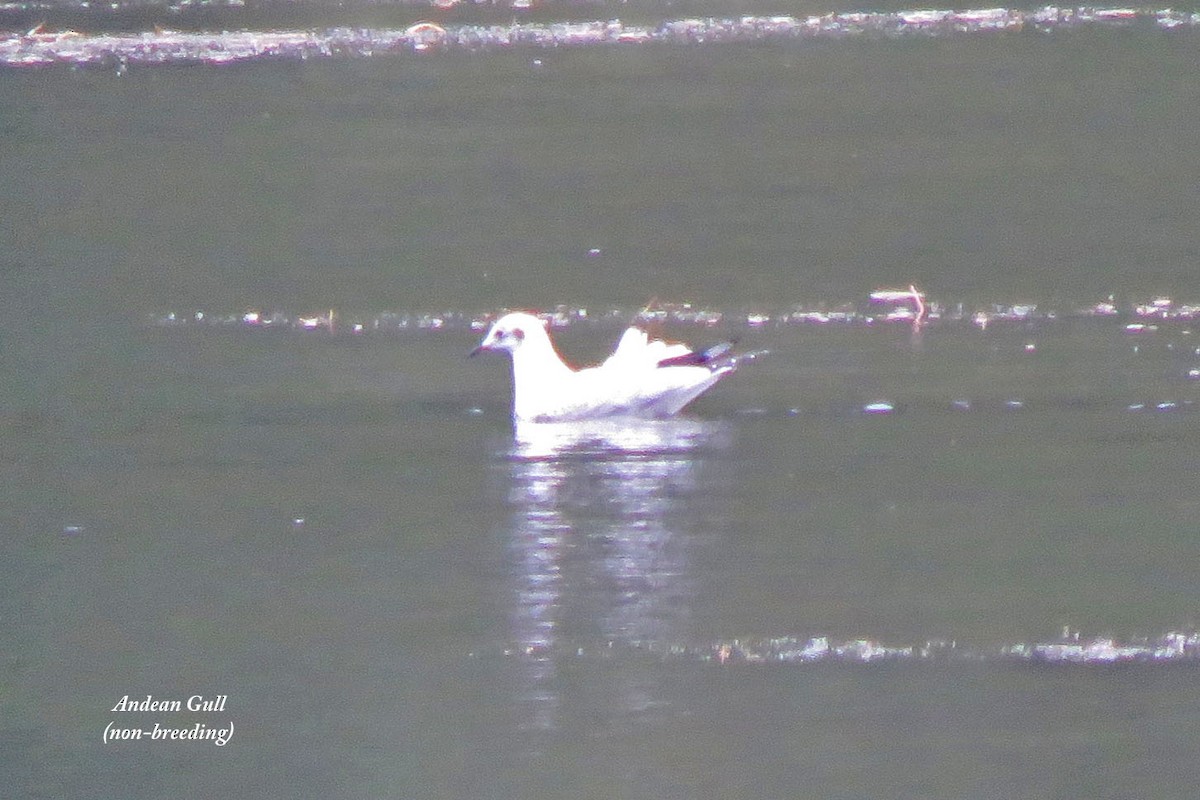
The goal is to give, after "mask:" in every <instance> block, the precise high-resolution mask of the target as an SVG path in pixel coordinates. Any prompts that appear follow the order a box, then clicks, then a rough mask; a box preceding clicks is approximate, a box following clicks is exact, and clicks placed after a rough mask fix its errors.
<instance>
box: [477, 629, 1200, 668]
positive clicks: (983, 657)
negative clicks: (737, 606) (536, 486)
mask: <svg viewBox="0 0 1200 800" xmlns="http://www.w3.org/2000/svg"><path fill="white" fill-rule="evenodd" d="M560 649H561V652H560V651H559V650H560ZM486 654H487V651H474V652H472V653H471V654H470V655H471V656H472V657H480V656H483V655H486ZM498 654H499V655H502V656H505V657H514V658H530V659H535V660H539V661H540V660H549V659H556V658H562V657H567V658H578V659H602V660H607V659H612V658H617V657H621V656H622V655H624V656H626V657H635V656H638V655H640V656H644V657H645V656H648V657H652V658H655V659H659V660H664V661H697V662H706V663H713V664H718V665H722V666H736V665H767V664H787V665H796V666H802V665H810V664H875V663H894V662H908V663H928V662H939V663H942V662H947V661H949V662H962V663H968V662H969V663H981V662H983V663H992V662H994V663H1036V664H1062V665H1105V664H1183V663H1186V664H1195V663H1200V633H1195V632H1180V631H1169V632H1167V633H1164V634H1162V635H1160V636H1156V637H1152V638H1151V637H1134V638H1130V639H1127V640H1119V639H1115V638H1112V637H1108V636H1097V637H1090V638H1087V637H1082V636H1081V635H1080V634H1079V633H1078V632H1072V631H1070V630H1069V629H1068V630H1064V631H1063V634H1062V636H1061V637H1060V638H1057V639H1051V640H1046V641H1034V642H1016V643H1009V644H1001V645H996V646H990V647H988V646H984V647H980V646H973V645H966V644H960V643H958V642H957V641H953V640H930V641H926V642H923V643H921V644H910V645H896V644H888V643H885V642H883V641H880V640H877V639H870V638H860V639H835V638H832V637H828V636H813V637H809V638H798V637H793V636H780V637H764V638H748V639H721V640H716V641H713V642H707V643H702V644H691V643H682V642H659V641H644V640H643V641H632V642H616V641H603V642H594V643H589V644H583V645H581V644H579V643H572V644H571V645H569V646H564V647H563V648H555V647H538V646H531V645H524V646H503V647H501V648H500V649H499V651H498Z"/></svg>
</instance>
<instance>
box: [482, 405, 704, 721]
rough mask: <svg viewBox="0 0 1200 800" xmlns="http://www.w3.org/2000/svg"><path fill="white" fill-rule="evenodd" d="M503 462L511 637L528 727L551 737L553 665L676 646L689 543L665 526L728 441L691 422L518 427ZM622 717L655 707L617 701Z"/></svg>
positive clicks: (685, 602)
mask: <svg viewBox="0 0 1200 800" xmlns="http://www.w3.org/2000/svg"><path fill="white" fill-rule="evenodd" d="M516 432H517V435H516V439H515V441H514V442H513V444H512V446H511V449H510V450H509V451H508V454H507V456H508V459H507V460H508V463H509V466H510V473H511V475H510V477H511V484H510V491H509V500H510V503H511V505H512V509H513V516H512V520H513V524H512V533H511V536H510V539H509V543H510V546H509V551H508V558H507V562H508V571H509V574H510V575H511V578H512V587H513V591H512V593H511V595H510V598H511V599H510V600H509V601H506V602H510V603H511V604H512V615H511V620H512V635H513V637H514V639H515V644H516V647H517V649H518V650H519V651H520V652H521V653H522V654H524V655H525V656H526V659H525V661H526V666H525V667H524V669H523V672H522V679H521V680H522V684H523V687H522V692H521V693H522V695H523V696H524V697H525V698H526V701H527V703H528V708H527V709H526V710H527V713H528V714H529V717H530V718H529V719H528V720H527V723H528V724H529V725H531V726H532V727H538V728H549V727H553V726H554V724H555V718H556V710H557V708H558V705H559V699H558V694H557V691H556V689H555V687H554V684H555V676H556V674H557V662H558V660H559V659H560V658H561V657H563V656H564V655H569V654H570V653H572V652H574V650H575V649H576V648H578V647H580V646H591V645H593V644H594V643H595V642H597V641H608V642H620V643H636V642H638V641H646V640H654V641H663V640H674V639H678V638H680V637H683V636H684V635H685V634H686V630H685V625H686V623H687V620H688V619H689V617H690V609H691V602H692V598H693V595H694V593H695V586H694V579H693V576H692V570H691V566H690V564H691V553H692V552H693V550H694V548H695V546H696V544H695V537H694V536H693V535H691V533H690V531H689V530H688V529H687V528H686V526H685V527H684V528H683V529H677V526H676V524H675V521H676V520H677V519H678V518H679V517H680V514H681V512H682V511H683V510H684V508H685V506H686V504H687V502H688V498H689V497H692V496H694V494H695V493H696V485H697V484H696V471H697V468H698V466H699V464H701V463H702V461H703V453H704V451H705V450H709V449H711V448H714V447H720V446H722V444H723V443H724V442H725V440H726V434H727V429H726V428H725V427H724V426H722V425H715V424H713V423H705V422H700V421H696V420H687V419H671V420H645V421H628V420H627V421H623V422H616V421H600V422H590V423H536V424H530V425H518V426H517V429H516ZM617 702H618V703H619V704H620V706H621V707H622V708H625V709H627V710H630V711H637V710H641V709H645V708H648V707H650V706H651V705H653V700H652V698H649V697H647V696H646V694H645V690H644V688H639V687H633V686H626V687H622V688H621V689H620V697H619V698H618V699H617Z"/></svg>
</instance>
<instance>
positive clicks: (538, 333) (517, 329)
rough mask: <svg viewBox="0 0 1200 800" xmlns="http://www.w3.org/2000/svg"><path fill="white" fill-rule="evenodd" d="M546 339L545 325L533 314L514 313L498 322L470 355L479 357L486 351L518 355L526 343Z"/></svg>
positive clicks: (506, 315)
mask: <svg viewBox="0 0 1200 800" xmlns="http://www.w3.org/2000/svg"><path fill="white" fill-rule="evenodd" d="M546 338H548V337H547V334H546V325H545V323H543V322H542V321H541V320H540V319H538V318H537V317H535V316H533V315H532V314H525V313H522V312H514V313H512V314H505V315H504V316H503V317H501V318H500V319H498V320H496V321H495V322H494V323H493V324H492V327H491V329H490V330H488V332H487V335H485V336H484V337H483V341H482V342H480V343H479V346H478V347H476V348H475V349H474V350H472V351H471V353H470V354H471V355H477V354H479V353H481V352H483V351H484V350H495V351H499V352H504V353H516V352H517V351H518V350H519V349H520V348H521V347H522V346H524V345H525V343H526V342H529V341H533V340H538V339H546Z"/></svg>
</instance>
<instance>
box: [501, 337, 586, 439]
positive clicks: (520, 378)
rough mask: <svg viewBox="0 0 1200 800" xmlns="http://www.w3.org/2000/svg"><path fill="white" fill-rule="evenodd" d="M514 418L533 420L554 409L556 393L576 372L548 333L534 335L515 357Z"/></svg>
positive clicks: (514, 352)
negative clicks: (560, 354)
mask: <svg viewBox="0 0 1200 800" xmlns="http://www.w3.org/2000/svg"><path fill="white" fill-rule="evenodd" d="M512 370H513V416H514V417H516V418H517V419H533V418H535V417H538V416H541V415H543V414H545V413H547V412H548V411H549V410H551V407H552V406H553V404H554V400H555V396H554V393H555V390H556V389H558V388H560V387H562V385H563V383H564V381H565V380H566V378H567V377H569V376H570V375H571V374H572V372H573V370H572V369H571V368H570V367H568V366H567V365H566V364H565V363H563V360H562V358H561V357H560V356H559V355H558V352H557V351H556V350H555V349H554V344H553V343H551V341H550V337H549V336H548V335H547V334H546V333H545V332H544V331H540V330H539V331H537V332H536V333H534V334H532V335H530V336H529V337H528V338H527V339H526V340H525V341H524V342H523V343H522V344H521V346H520V347H518V348H517V349H516V350H514V351H513V354H512Z"/></svg>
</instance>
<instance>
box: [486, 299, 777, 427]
mask: <svg viewBox="0 0 1200 800" xmlns="http://www.w3.org/2000/svg"><path fill="white" fill-rule="evenodd" d="M732 347H733V345H732V343H728V342H726V343H722V344H718V345H716V346H714V347H710V348H708V349H707V350H703V351H700V352H695V351H693V350H692V349H691V348H689V347H688V346H687V345H684V344H678V343H671V344H668V343H667V342H663V341H660V340H657V339H651V338H650V337H649V336H648V335H647V334H646V332H645V331H644V330H642V329H640V328H637V327H631V328H629V329H628V330H626V331H625V333H624V334H623V335H622V336H621V340H620V341H619V342H618V343H617V348H616V350H615V351H614V352H613V354H612V355H611V356H609V357H608V358H607V359H606V360H605V361H604V362H603V363H601V364H600V365H599V366H595V367H589V368H586V369H579V370H576V369H572V368H571V367H569V366H568V365H567V364H566V363H564V362H563V360H562V357H561V356H559V354H558V351H557V350H555V349H554V343H553V342H551V341H550V334H549V333H548V332H547V331H546V326H545V324H544V323H543V322H542V321H541V320H540V319H538V318H537V317H535V316H534V315H532V314H526V313H522V312H514V313H511V314H506V315H505V316H503V317H501V318H500V319H498V320H496V322H495V323H494V324H493V325H492V327H491V329H490V330H489V331H488V332H487V334H486V335H485V336H484V337H483V341H481V342H480V343H479V346H478V347H476V348H475V349H474V350H472V351H471V353H470V354H471V355H476V354H477V353H480V352H483V351H496V352H504V353H508V354H509V355H510V356H512V371H513V412H512V413H513V419H514V420H516V421H517V422H570V421H578V420H593V419H604V418H609V417H634V418H640V419H657V418H663V417H671V416H674V415H675V414H678V413H679V412H680V411H681V410H682V409H683V407H684V406H686V405H687V404H688V403H690V402H692V401H693V400H695V399H696V398H697V397H699V396H700V395H701V394H703V393H704V392H705V391H706V390H708V389H709V388H710V387H712V386H713V385H714V384H715V383H716V382H717V381H719V380H721V378H723V377H725V376H726V375H728V374H729V373H731V372H733V371H734V369H736V368H737V366H738V363H739V362H740V361H744V360H748V359H752V358H753V357H754V356H756V355H758V354H757V353H747V354H744V355H740V356H734V355H732V354H731V352H730V351H731V350H732Z"/></svg>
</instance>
